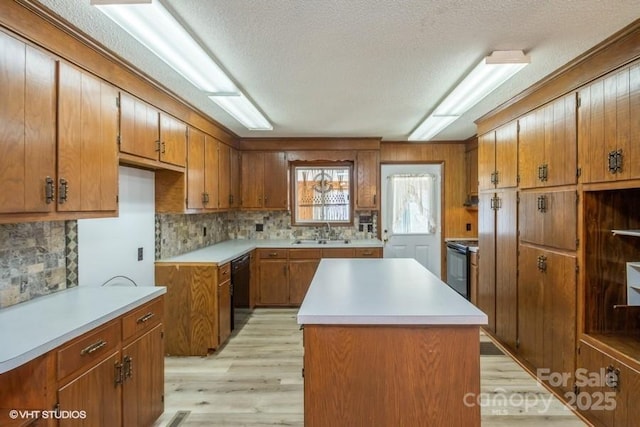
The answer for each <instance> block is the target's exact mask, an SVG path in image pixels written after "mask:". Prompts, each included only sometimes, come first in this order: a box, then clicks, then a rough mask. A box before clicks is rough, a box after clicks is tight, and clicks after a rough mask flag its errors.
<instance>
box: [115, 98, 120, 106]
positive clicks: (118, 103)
mask: <svg viewBox="0 0 640 427" xmlns="http://www.w3.org/2000/svg"><path fill="white" fill-rule="evenodd" d="M116 107H118V108H120V96H119V95H118V96H116Z"/></svg>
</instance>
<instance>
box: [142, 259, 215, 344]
mask: <svg viewBox="0 0 640 427" xmlns="http://www.w3.org/2000/svg"><path fill="white" fill-rule="evenodd" d="M155 270H156V272H155V277H156V283H157V284H158V285H159V286H166V287H167V293H166V295H165V297H166V310H165V318H166V325H167V326H166V334H167V339H166V343H165V350H166V353H167V354H169V355H172V356H204V355H206V354H207V353H209V351H210V350H213V349H216V348H217V347H218V345H219V344H220V341H219V336H218V331H219V320H218V288H217V286H218V283H217V282H218V272H217V266H216V265H215V264H208V263H200V264H173V263H156V268H155Z"/></svg>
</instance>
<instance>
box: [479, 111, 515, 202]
mask: <svg viewBox="0 0 640 427" xmlns="http://www.w3.org/2000/svg"><path fill="white" fill-rule="evenodd" d="M517 158H518V123H517V121H512V122H509V123H507V124H505V125H503V126H500V127H499V128H497V129H496V130H495V131H491V132H488V133H486V134H484V135H481V136H480V137H479V138H478V161H479V162H478V184H479V185H478V190H490V189H493V188H509V187H515V186H516V185H517V184H518V162H517Z"/></svg>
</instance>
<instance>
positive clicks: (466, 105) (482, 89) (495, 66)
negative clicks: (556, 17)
mask: <svg viewBox="0 0 640 427" xmlns="http://www.w3.org/2000/svg"><path fill="white" fill-rule="evenodd" d="M530 62H531V59H530V58H529V56H527V55H525V54H524V53H523V52H522V51H521V50H505V51H495V52H493V53H491V55H489V56H487V57H485V58H484V59H483V60H482V61H480V63H479V64H478V65H476V67H475V68H474V69H473V70H472V71H471V72H470V73H469V74H468V75H467V76H466V77H465V78H464V80H462V82H461V83H460V84H459V85H458V86H456V87H455V88H454V89H453V90H452V91H451V93H449V95H447V97H446V98H445V99H444V100H443V101H442V102H441V103H440V104H439V105H438V106H437V107H436V108H435V110H434V111H433V113H432V114H431V115H430V116H429V117H427V119H426V120H425V121H424V122H422V123H421V124H420V125H419V126H418V127H417V128H416V129H415V130H414V131H413V132H412V133H411V135H410V136H409V140H410V141H416V140H428V139H430V138H432V137H434V136H435V135H437V134H438V133H440V131H442V130H443V129H444V128H446V127H447V126H448V125H449V124H451V123H453V122H454V121H455V119H453V120H450V119H449V120H450V121H449V122H448V123H447V124H446V125H444V126H442V127H441V128H440V129H438V131H437V132H435V133H433V132H427V131H426V130H425V129H423V128H424V127H425V126H426V125H427V122H428V121H429V120H430V119H431V118H432V117H449V118H451V117H456V118H457V117H460V116H461V115H462V114H464V113H465V112H466V111H467V110H469V109H470V108H471V107H473V106H474V105H476V104H477V103H478V102H480V100H481V99H483V98H484V97H485V96H487V95H488V94H490V93H491V92H493V91H494V90H495V89H496V88H497V87H498V86H500V85H502V84H503V83H504V82H506V81H507V80H509V79H510V78H511V77H512V76H513V75H514V74H516V73H517V72H518V71H520V70H521V69H523V68H524V67H525V66H526V65H527V64H529V63H530ZM431 123H433V124H438V125H439V126H441V124H442V123H443V120H435V121H434V120H432V121H431ZM421 129H422V131H421ZM424 135H429V137H425V136H424Z"/></svg>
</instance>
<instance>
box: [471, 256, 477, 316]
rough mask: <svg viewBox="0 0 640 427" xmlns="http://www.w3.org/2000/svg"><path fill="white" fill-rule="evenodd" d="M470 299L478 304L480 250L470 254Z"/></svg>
mask: <svg viewBox="0 0 640 427" xmlns="http://www.w3.org/2000/svg"><path fill="white" fill-rule="evenodd" d="M469 293H470V295H469V299H470V301H471V303H472V304H475V305H478V252H471V253H470V254H469Z"/></svg>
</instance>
